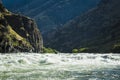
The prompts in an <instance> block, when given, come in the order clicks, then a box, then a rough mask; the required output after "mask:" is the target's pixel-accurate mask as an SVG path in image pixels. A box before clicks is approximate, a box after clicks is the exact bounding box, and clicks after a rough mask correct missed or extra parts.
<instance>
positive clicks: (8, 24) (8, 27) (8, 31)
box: [0, 3, 43, 53]
mask: <svg viewBox="0 0 120 80" xmlns="http://www.w3.org/2000/svg"><path fill="white" fill-rule="evenodd" d="M42 47H43V42H42V36H41V34H40V31H39V30H38V28H37V25H36V23H35V22H34V21H33V20H32V19H30V18H28V17H25V16H22V15H17V14H13V13H11V12H9V11H8V10H7V9H6V8H5V7H4V6H3V5H2V4H1V3H0V52H1V53H8V52H42Z"/></svg>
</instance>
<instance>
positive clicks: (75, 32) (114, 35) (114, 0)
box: [45, 0, 120, 53]
mask: <svg viewBox="0 0 120 80" xmlns="http://www.w3.org/2000/svg"><path fill="white" fill-rule="evenodd" d="M119 9H120V0H101V2H100V3H99V4H98V6H97V7H95V8H94V9H92V10H89V11H88V12H87V13H85V14H83V15H82V16H78V17H76V18H75V19H73V20H71V21H69V22H68V23H66V25H64V26H63V28H61V29H59V30H57V31H55V32H51V33H52V35H53V36H50V37H49V39H48V41H49V43H46V44H47V45H46V46H48V47H51V48H55V49H57V50H59V51H62V52H71V51H72V49H74V48H77V49H79V50H80V51H83V49H84V50H85V52H100V53H102V52H103V53H104V52H120V10H119ZM49 35H51V34H49ZM49 35H48V36H49ZM48 36H47V37H48ZM45 42H47V41H45Z"/></svg>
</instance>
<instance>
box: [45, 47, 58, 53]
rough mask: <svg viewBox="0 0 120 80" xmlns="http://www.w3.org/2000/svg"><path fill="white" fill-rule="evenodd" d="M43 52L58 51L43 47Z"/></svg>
mask: <svg viewBox="0 0 120 80" xmlns="http://www.w3.org/2000/svg"><path fill="white" fill-rule="evenodd" d="M43 53H52V54H53V53H55V54H57V53H58V51H56V50H55V49H52V48H45V47H44V48H43Z"/></svg>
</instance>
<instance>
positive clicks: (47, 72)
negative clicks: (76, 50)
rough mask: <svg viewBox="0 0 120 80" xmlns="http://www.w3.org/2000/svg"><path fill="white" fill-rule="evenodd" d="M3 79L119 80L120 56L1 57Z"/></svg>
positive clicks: (0, 78)
mask: <svg viewBox="0 0 120 80" xmlns="http://www.w3.org/2000/svg"><path fill="white" fill-rule="evenodd" d="M0 80H120V54H87V53H82V54H62V53H61V54H36V53H17V54H4V55H2V54H0Z"/></svg>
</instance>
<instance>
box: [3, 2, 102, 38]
mask: <svg viewBox="0 0 120 80" xmlns="http://www.w3.org/2000/svg"><path fill="white" fill-rule="evenodd" d="M5 1H6V0H5ZM7 1H11V3H9V2H6V3H5V2H4V3H5V4H9V5H11V6H13V7H9V6H8V5H6V6H7V7H8V8H9V9H10V10H12V11H16V13H21V14H24V15H26V16H29V17H32V18H34V19H35V20H36V22H37V24H38V26H39V28H40V30H41V32H42V34H43V36H44V35H45V34H46V33H48V31H50V30H51V29H56V27H61V26H62V25H63V24H65V23H66V22H67V21H69V20H71V19H73V18H74V17H76V16H78V15H80V14H82V13H84V12H86V11H87V10H89V9H91V8H93V7H95V6H96V4H97V3H98V2H99V1H100V0H29V1H30V2H27V1H28V0H27V1H26V0H7ZM25 1H26V2H27V4H26V5H24V4H25ZM14 2H15V3H14ZM17 2H18V3H17ZM18 4H22V7H16V8H17V9H14V7H15V6H19V5H18ZM13 9H14V10H13Z"/></svg>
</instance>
